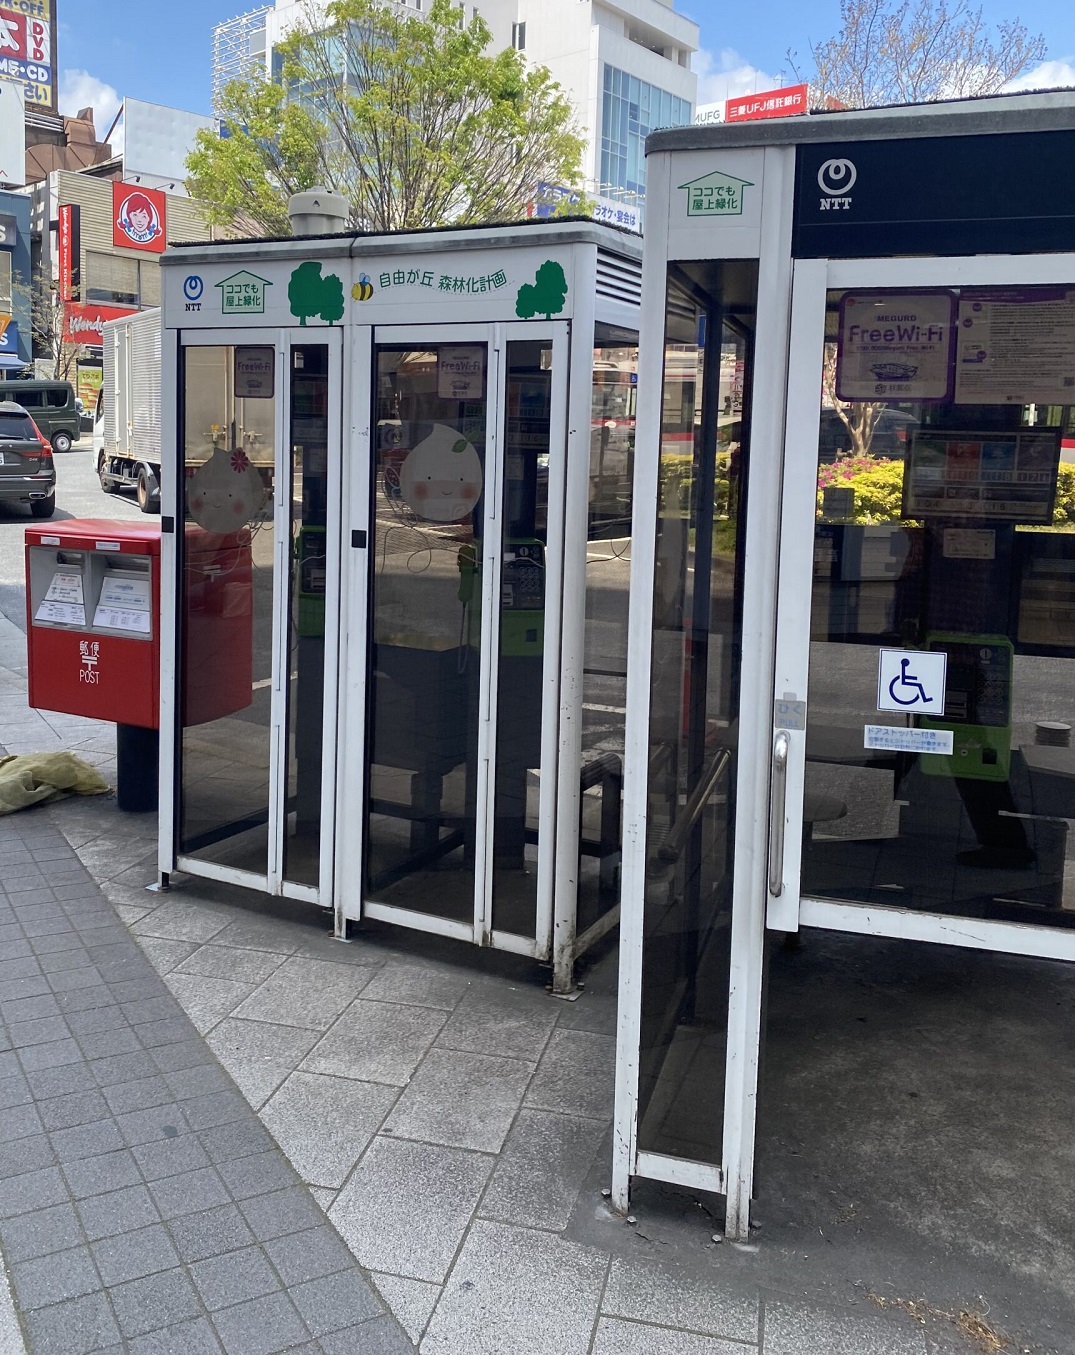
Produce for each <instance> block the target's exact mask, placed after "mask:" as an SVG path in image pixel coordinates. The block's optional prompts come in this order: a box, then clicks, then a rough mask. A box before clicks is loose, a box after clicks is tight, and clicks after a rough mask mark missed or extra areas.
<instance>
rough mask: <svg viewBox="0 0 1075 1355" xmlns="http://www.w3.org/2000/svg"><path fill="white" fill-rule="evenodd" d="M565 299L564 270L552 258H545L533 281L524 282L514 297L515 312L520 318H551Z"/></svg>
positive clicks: (561, 307)
mask: <svg viewBox="0 0 1075 1355" xmlns="http://www.w3.org/2000/svg"><path fill="white" fill-rule="evenodd" d="M566 300H567V278H565V277H564V270H563V268H562V267H561V266H560V265H559V264H558V263H555V262H554V261H553V260H552V259H546V260H545V262H544V263H543V264H542V265H541V267H540V268H539V269H538V271H537V274H536V275H535V277H534V281H533V282H532V283H530V282H524V283H523V285H522V286H521V287H520V288H519V295H518V296H517V297H516V299H515V314H516V315H517V316H519V318H520V319H521V320H531V319H533V317H534V316H535V315H543V316H544V317H545V319H546V320H551V319H552V317H553V316H554V315H559V314H560V312H561V311H562V310H563V308H564V302H565V301H566Z"/></svg>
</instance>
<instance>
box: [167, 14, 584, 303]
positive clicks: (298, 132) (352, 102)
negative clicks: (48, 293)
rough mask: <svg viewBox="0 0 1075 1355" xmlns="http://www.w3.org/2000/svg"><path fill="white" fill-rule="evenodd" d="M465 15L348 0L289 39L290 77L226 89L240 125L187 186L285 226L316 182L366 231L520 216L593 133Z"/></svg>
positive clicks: (236, 210)
mask: <svg viewBox="0 0 1075 1355" xmlns="http://www.w3.org/2000/svg"><path fill="white" fill-rule="evenodd" d="M461 17H462V11H461V10H460V9H459V8H458V7H456V6H455V5H453V4H452V3H451V0H433V4H432V7H431V9H430V10H429V12H428V14H420V13H418V12H416V11H414V10H411V9H404V8H403V7H402V6H389V5H386V4H382V3H380V0H336V3H333V4H330V5H329V6H328V10H327V18H326V20H325V21H324V26H323V27H320V28H315V27H314V26H313V25H312V24H309V25H300V27H299V28H298V29H296V31H295V32H293V33H292V34H291V35H290V36H289V37H288V38H287V39H286V41H285V42H284V43H283V44H282V45H281V47H280V48H279V49H278V51H279V54H280V56H281V58H282V81H281V84H279V85H277V84H270V83H266V82H265V81H264V80H263V79H262V78H260V77H258V76H253V77H251V78H250V79H248V80H241V81H235V82H233V83H232V84H230V85H228V86H227V87H226V88H225V90H224V91H223V95H222V106H221V108H220V114H221V117H222V121H223V124H224V127H225V129H226V132H227V136H226V137H224V138H222V139H221V138H217V137H216V136H214V135H213V134H211V133H209V132H200V133H199V134H198V136H197V138H196V145H195V149H194V151H193V152H192V153H191V155H190V157H189V158H188V160H187V168H188V170H189V174H190V177H189V178H188V180H187V187H188V190H189V191H190V193H191V194H192V195H193V196H194V197H196V198H199V199H200V200H201V201H203V202H206V203H208V204H209V206H210V211H211V219H212V220H214V221H216V222H229V221H231V220H233V219H238V220H239V221H240V223H241V224H242V225H244V226H245V227H246V228H247V229H248V230H249V231H250V232H251V233H266V234H274V235H286V234H290V226H289V224H288V220H287V199H288V197H289V196H290V195H291V194H292V193H295V192H299V191H302V190H304V189H308V188H311V187H313V186H315V185H317V186H324V187H326V188H329V189H331V190H334V191H336V192H339V193H342V194H343V196H344V197H345V198H346V199H347V201H348V203H349V204H350V209H351V210H350V225H351V226H352V227H353V228H355V229H358V230H370V231H390V230H405V229H414V228H419V227H424V226H439V225H446V224H468V223H478V222H488V221H498V220H500V221H503V220H519V219H522V218H523V217H524V216H525V215H526V204H527V202H528V201H529V200H530V198H531V197H532V193H533V188H534V185H535V184H536V183H537V182H539V181H541V180H546V181H549V182H553V183H561V184H564V185H566V186H569V187H570V186H572V185H574V184H575V183H576V182H577V181H578V179H579V178H580V176H581V164H582V152H583V146H584V142H583V139H582V137H581V136H580V135H579V132H578V129H577V127H576V125H575V121H574V114H573V110H572V108H571V104H570V102H569V101H568V99H567V97H566V96H565V95H564V94H563V92H562V91H561V89H560V87H559V86H558V85H557V84H556V83H555V82H554V81H553V80H552V78H551V77H550V75H549V73H548V71H547V70H546V69H545V68H544V67H534V66H530V65H527V64H526V63H525V61H524V59H523V57H522V55H521V54H520V53H519V52H517V51H515V50H514V49H512V48H509V49H507V50H506V51H503V52H500V53H498V54H496V55H489V54H488V53H487V50H486V49H487V48H488V46H489V43H490V41H491V36H492V35H491V33H490V30H489V28H488V27H487V25H486V24H485V22H484V20H482V19H481V18H480V16H478V15H477V14H475V16H474V17H473V18H472V20H471V21H470V23H468V24H465V25H463V24H461ZM344 70H345V71H346V72H347V78H346V82H345V81H343V80H342V79H341V78H340V72H341V71H344ZM536 313H538V314H541V313H544V312H542V311H540V310H539V311H538V312H536Z"/></svg>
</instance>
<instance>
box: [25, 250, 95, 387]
mask: <svg viewBox="0 0 1075 1355" xmlns="http://www.w3.org/2000/svg"><path fill="white" fill-rule="evenodd" d="M16 281H17V278H16ZM68 306H69V302H68V301H67V298H66V297H65V296H64V295H63V290H62V288H61V287H60V284H59V282H58V281H57V280H56V279H55V278H53V277H51V276H50V275H49V274H48V272H47V271H46V270H45V269H44V268H42V267H40V266H39V267H37V268H35V269H34V271H33V274H32V276H31V279H30V331H31V333H32V335H33V346H34V355H35V356H36V357H38V358H41V359H43V360H44V361H45V362H46V363H47V364H48V367H49V371H50V376H51V377H52V379H54V380H56V381H74V380H75V378H76V375H77V370H78V359H79V358H80V357H81V356H82V355H83V352H84V351H85V350H84V349H83V347H82V345H81V344H78V343H72V342H71V341H70V337H69V332H68V331H69V322H68Z"/></svg>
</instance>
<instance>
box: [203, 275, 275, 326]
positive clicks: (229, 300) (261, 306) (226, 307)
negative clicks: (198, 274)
mask: <svg viewBox="0 0 1075 1355" xmlns="http://www.w3.org/2000/svg"><path fill="white" fill-rule="evenodd" d="M216 286H217V287H219V288H220V309H221V310H222V311H223V313H224V314H225V315H264V314H265V288H266V287H271V286H272V283H271V282H270V281H269V280H268V278H259V277H258V275H257V274H256V273H248V272H246V270H245V269H244V270H243V271H242V272H241V273H233V274H232V275H231V277H230V278H225V279H224V281H223V282H218V283H216Z"/></svg>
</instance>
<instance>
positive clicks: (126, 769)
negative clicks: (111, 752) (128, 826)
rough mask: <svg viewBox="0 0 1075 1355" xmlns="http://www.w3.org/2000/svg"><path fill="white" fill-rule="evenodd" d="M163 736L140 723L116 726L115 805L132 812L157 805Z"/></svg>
mask: <svg viewBox="0 0 1075 1355" xmlns="http://www.w3.org/2000/svg"><path fill="white" fill-rule="evenodd" d="M159 749H160V735H159V733H158V731H157V730H155V729H142V728H141V727H140V726H138V725H116V804H117V805H119V807H120V809H124V810H126V811H127V813H129V814H148V813H149V812H150V810H155V809H156V808H157V757H158V752H159Z"/></svg>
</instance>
